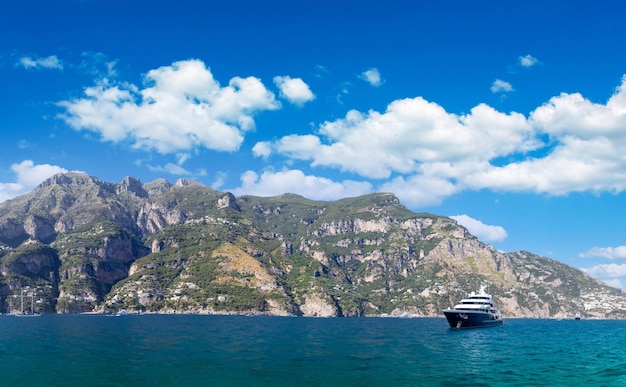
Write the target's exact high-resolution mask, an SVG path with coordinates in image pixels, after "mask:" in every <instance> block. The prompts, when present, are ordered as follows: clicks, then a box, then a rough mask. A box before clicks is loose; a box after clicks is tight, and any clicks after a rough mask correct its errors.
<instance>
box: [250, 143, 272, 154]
mask: <svg viewBox="0 0 626 387" xmlns="http://www.w3.org/2000/svg"><path fill="white" fill-rule="evenodd" d="M252 154H253V155H254V157H262V158H268V157H269V156H270V155H271V154H272V143H271V142H270V141H261V142H258V143H256V144H254V146H253V147H252Z"/></svg>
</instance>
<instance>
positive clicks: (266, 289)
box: [0, 173, 626, 318]
mask: <svg viewBox="0 0 626 387" xmlns="http://www.w3.org/2000/svg"><path fill="white" fill-rule="evenodd" d="M0 268H1V273H2V277H1V278H0V310H1V311H2V312H6V311H8V310H15V308H16V307H17V306H18V305H19V300H18V298H17V297H18V295H20V294H21V293H20V292H22V291H23V290H24V291H25V292H26V294H29V295H30V294H32V295H33V296H34V297H36V300H37V303H36V305H37V307H36V309H37V310H38V311H39V312H45V313H55V312H56V313H77V312H93V311H96V312H114V311H117V310H119V309H127V310H134V311H142V312H154V313H241V314H243V313H246V314H272V315H305V316H364V315H402V314H405V313H406V314H409V315H415V316H437V315H441V313H440V311H441V309H443V308H445V307H448V306H450V305H452V304H454V303H455V301H457V300H458V299H460V298H462V297H463V296H465V295H466V293H468V292H470V291H473V290H478V289H479V288H480V287H481V286H488V288H489V291H490V293H492V294H493V295H494V297H495V299H496V300H497V301H498V302H499V304H500V306H501V309H502V311H503V313H504V315H505V316H507V317H543V318H547V317H567V316H572V315H574V314H575V313H576V312H580V313H581V314H582V315H583V316H585V317H597V318H624V317H626V294H624V293H623V292H621V291H619V290H617V289H613V288H610V287H608V286H606V285H604V284H602V283H600V282H598V281H596V280H594V279H592V278H590V277H589V276H587V275H586V274H584V273H583V272H582V271H580V270H578V269H575V268H572V267H569V266H567V265H564V264H562V263H560V262H556V261H554V260H551V259H548V258H545V257H539V256H537V255H534V254H532V253H529V252H523V251H522V252H514V253H501V252H499V251H497V250H495V249H494V248H493V247H492V246H489V245H486V244H484V243H482V242H480V241H479V240H477V239H476V238H475V237H474V236H472V235H471V234H470V233H469V232H468V231H467V230H466V229H465V228H463V227H461V226H459V225H458V224H457V223H456V222H455V221H454V220H452V219H450V218H447V217H443V216H437V215H433V214H425V213H421V214H418V213H413V212H411V211H409V210H408V209H406V208H405V207H404V206H403V205H402V204H401V203H400V202H399V201H398V199H397V198H396V197H395V196H394V195H392V194H387V193H378V194H371V195H366V196H361V197H356V198H347V199H342V200H338V201H335V202H318V201H311V200H307V199H305V198H302V197H300V196H297V195H291V194H285V195H281V196H277V197H271V198H261V197H253V196H242V197H239V198H235V197H234V196H233V195H232V194H230V193H224V192H218V191H215V190H213V189H211V188H208V187H206V186H203V185H201V184H198V183H196V182H193V181H190V180H187V179H181V180H179V181H177V182H176V183H175V184H171V183H169V182H167V181H165V180H156V181H154V182H151V183H146V184H143V183H141V182H140V181H139V180H137V179H135V178H132V177H127V178H125V179H124V180H123V181H122V182H120V183H116V184H114V183H107V182H103V181H100V180H98V179H96V178H94V177H91V176H87V175H83V174H72V173H70V174H60V175H57V176H54V177H52V178H50V179H48V180H47V181H45V182H44V183H42V184H41V185H40V186H39V187H37V188H36V189H35V190H33V191H32V192H31V193H29V194H26V195H23V196H21V197H18V198H16V199H13V200H10V201H6V202H4V203H0Z"/></svg>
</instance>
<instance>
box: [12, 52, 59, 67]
mask: <svg viewBox="0 0 626 387" xmlns="http://www.w3.org/2000/svg"><path fill="white" fill-rule="evenodd" d="M15 65H16V66H18V67H23V68H25V69H33V70H39V69H50V70H63V62H62V61H61V60H60V59H59V58H57V56H56V55H50V56H47V57H45V58H33V57H30V56H23V57H21V58H20V59H19V60H18V61H17V63H16V64H15Z"/></svg>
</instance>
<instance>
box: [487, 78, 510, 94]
mask: <svg viewBox="0 0 626 387" xmlns="http://www.w3.org/2000/svg"><path fill="white" fill-rule="evenodd" d="M511 91H513V86H511V84H510V83H509V82H506V81H503V80H501V79H496V80H495V81H493V84H492V85H491V92H492V93H494V94H495V93H510V92H511Z"/></svg>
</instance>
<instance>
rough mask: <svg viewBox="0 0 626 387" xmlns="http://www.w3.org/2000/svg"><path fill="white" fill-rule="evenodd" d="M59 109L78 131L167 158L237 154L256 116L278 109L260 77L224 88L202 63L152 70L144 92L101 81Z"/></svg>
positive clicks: (147, 77)
mask: <svg viewBox="0 0 626 387" xmlns="http://www.w3.org/2000/svg"><path fill="white" fill-rule="evenodd" d="M59 106H61V107H62V108H64V109H65V113H63V114H61V115H60V116H59V117H60V118H61V119H63V120H64V121H65V122H66V123H67V124H68V125H70V126H71V127H72V128H74V129H75V130H89V131H92V132H95V133H98V134H99V135H100V136H101V138H102V140H104V141H113V142H120V141H128V142H130V143H131V144H132V146H133V147H134V148H136V149H141V150H146V151H149V150H155V151H157V152H159V153H162V154H167V153H175V152H180V151H187V150H191V149H194V148H198V147H204V148H207V149H212V150H217V151H235V150H237V149H239V147H240V145H241V143H242V142H243V138H244V133H245V132H246V131H249V130H252V129H254V127H255V123H254V119H253V117H254V115H255V114H258V113H259V112H262V111H265V110H274V109H278V108H279V107H280V104H279V103H278V102H277V101H276V99H275V97H274V94H273V93H271V92H270V91H268V90H267V89H266V88H265V86H264V85H263V84H262V83H261V81H260V80H259V79H258V78H255V77H248V78H240V77H234V78H232V79H231V80H230V82H229V83H228V85H227V86H220V84H219V83H218V82H217V81H216V80H215V79H214V78H213V74H212V73H211V71H210V69H208V68H207V67H206V66H205V65H204V63H203V62H201V61H199V60H186V61H180V62H175V63H173V64H172V65H171V66H163V67H160V68H158V69H154V70H150V71H149V72H148V73H147V74H146V75H145V79H144V84H143V85H142V87H138V86H135V85H133V84H128V83H115V82H111V81H109V80H107V79H103V80H100V81H98V83H97V84H96V85H94V86H91V87H88V88H86V89H85V91H84V96H83V97H82V98H76V99H72V100H67V101H61V102H59Z"/></svg>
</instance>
